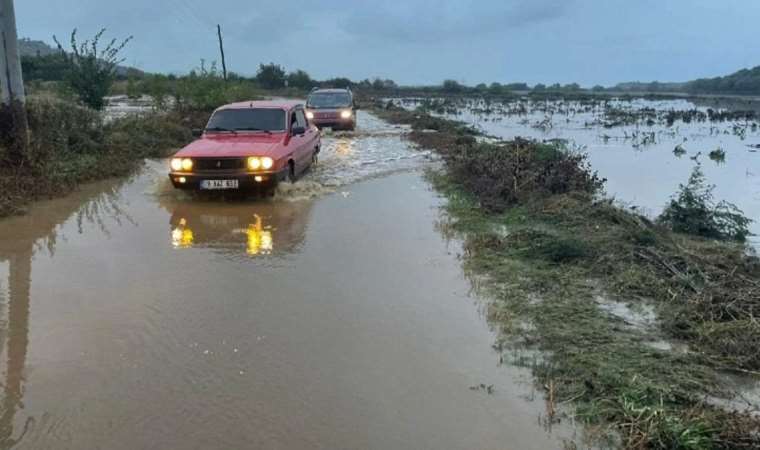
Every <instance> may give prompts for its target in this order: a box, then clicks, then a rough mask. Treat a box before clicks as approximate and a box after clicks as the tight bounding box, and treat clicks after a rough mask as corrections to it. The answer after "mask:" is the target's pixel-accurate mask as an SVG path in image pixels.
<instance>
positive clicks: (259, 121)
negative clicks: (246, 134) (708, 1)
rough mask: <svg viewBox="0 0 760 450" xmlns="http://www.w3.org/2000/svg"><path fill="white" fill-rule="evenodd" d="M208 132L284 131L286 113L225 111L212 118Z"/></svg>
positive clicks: (241, 110) (218, 112)
mask: <svg viewBox="0 0 760 450" xmlns="http://www.w3.org/2000/svg"><path fill="white" fill-rule="evenodd" d="M206 130H207V131H284V130H285V111H283V110H281V109H269V108H245V109H223V110H221V111H217V112H215V113H214V115H213V116H211V119H210V120H209V121H208V125H207V126H206Z"/></svg>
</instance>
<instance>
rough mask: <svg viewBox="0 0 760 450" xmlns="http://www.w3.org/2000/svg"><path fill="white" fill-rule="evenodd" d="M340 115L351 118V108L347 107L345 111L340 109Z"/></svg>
mask: <svg viewBox="0 0 760 450" xmlns="http://www.w3.org/2000/svg"><path fill="white" fill-rule="evenodd" d="M340 117H341V118H343V119H350V118H351V110H350V109H347V110H345V111H341V113H340Z"/></svg>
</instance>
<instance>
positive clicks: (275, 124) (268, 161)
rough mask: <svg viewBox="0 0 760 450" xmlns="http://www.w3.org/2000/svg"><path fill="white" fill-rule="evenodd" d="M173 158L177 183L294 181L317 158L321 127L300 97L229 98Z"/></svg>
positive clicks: (235, 185) (230, 185) (196, 186)
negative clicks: (233, 100) (239, 100)
mask: <svg viewBox="0 0 760 450" xmlns="http://www.w3.org/2000/svg"><path fill="white" fill-rule="evenodd" d="M198 133H199V134H200V138H199V139H198V140H196V141H195V142H193V143H191V144H190V145H188V146H186V147H185V148H183V149H182V150H180V151H179V152H177V154H175V155H174V157H173V158H172V160H171V172H170V173H169V178H170V179H171V181H172V183H173V184H174V187H175V188H178V189H193V190H220V189H230V190H245V189H255V188H262V187H264V188H274V187H275V186H276V185H277V183H278V182H279V181H281V180H289V181H295V180H296V178H297V177H298V176H299V175H300V174H301V173H303V172H304V171H305V170H306V169H308V168H309V167H310V166H311V165H312V163H314V162H315V161H316V159H317V154H318V153H319V148H320V133H319V130H318V129H317V127H316V126H314V125H313V124H311V123H309V121H308V120H307V119H306V112H305V110H304V107H303V104H302V103H301V102H298V101H255V102H242V103H233V104H230V105H226V106H222V107H221V108H219V109H217V110H216V111H214V113H213V114H212V115H211V118H210V119H209V121H208V124H207V125H206V128H205V130H203V131H202V132H198Z"/></svg>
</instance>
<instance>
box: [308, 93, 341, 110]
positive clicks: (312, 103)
mask: <svg viewBox="0 0 760 450" xmlns="http://www.w3.org/2000/svg"><path fill="white" fill-rule="evenodd" d="M306 106H308V107H309V108H345V107H348V106H351V95H349V94H348V92H318V93H315V94H311V95H310V96H309V101H308V102H306Z"/></svg>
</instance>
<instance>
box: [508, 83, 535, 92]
mask: <svg viewBox="0 0 760 450" xmlns="http://www.w3.org/2000/svg"><path fill="white" fill-rule="evenodd" d="M504 87H505V88H507V90H509V91H529V90H530V87H529V86H528V83H509V84H508V85H506V86H504Z"/></svg>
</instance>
